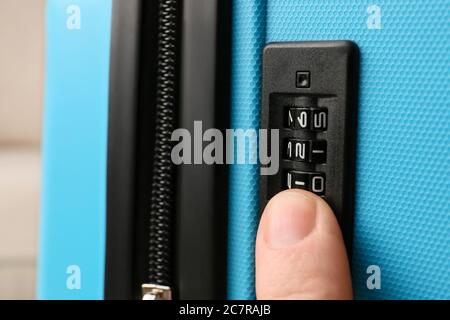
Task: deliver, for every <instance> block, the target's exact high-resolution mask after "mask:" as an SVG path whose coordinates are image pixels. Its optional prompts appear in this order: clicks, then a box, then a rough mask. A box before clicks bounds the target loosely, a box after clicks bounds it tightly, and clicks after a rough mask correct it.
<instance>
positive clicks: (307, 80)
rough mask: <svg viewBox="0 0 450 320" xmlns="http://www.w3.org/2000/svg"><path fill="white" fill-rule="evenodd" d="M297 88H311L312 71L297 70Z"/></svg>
mask: <svg viewBox="0 0 450 320" xmlns="http://www.w3.org/2000/svg"><path fill="white" fill-rule="evenodd" d="M296 86H297V88H302V89H303V88H309V87H310V86H311V73H310V72H309V71H297V75H296Z"/></svg>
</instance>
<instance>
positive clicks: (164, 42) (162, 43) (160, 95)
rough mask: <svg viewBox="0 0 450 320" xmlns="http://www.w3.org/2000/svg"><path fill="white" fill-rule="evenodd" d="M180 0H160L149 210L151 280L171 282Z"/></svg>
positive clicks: (163, 282) (154, 281) (152, 281)
mask: <svg viewBox="0 0 450 320" xmlns="http://www.w3.org/2000/svg"><path fill="white" fill-rule="evenodd" d="M176 50H177V0H160V2H159V32H158V70H157V101H156V119H155V149H154V162H153V181H152V196H151V207H150V208H151V210H150V240H149V269H148V271H149V280H150V283H155V284H158V285H164V286H171V285H172V279H171V278H172V246H171V242H172V239H171V238H172V232H171V231H172V230H171V229H172V208H173V195H174V190H173V189H174V185H175V181H174V168H173V165H172V161H171V145H172V144H171V135H172V131H173V129H174V121H175V109H176V92H175V90H176V89H175V87H176V67H177V66H176V58H177V51H176Z"/></svg>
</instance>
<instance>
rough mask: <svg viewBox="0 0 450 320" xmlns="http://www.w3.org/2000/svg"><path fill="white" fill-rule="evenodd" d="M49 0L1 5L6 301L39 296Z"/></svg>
mask: <svg viewBox="0 0 450 320" xmlns="http://www.w3.org/2000/svg"><path fill="white" fill-rule="evenodd" d="M44 8H45V0H0V299H33V298H34V297H35V278H36V277H35V275H36V256H37V248H38V225H39V200H40V199H39V197H40V188H41V152H40V146H41V129H42V105H43V87H44V86H43V81H44Z"/></svg>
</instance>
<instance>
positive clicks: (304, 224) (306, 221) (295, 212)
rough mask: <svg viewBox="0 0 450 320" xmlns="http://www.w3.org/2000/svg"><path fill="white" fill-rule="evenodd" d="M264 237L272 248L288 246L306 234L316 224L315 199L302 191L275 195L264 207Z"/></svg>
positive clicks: (300, 239)
mask: <svg viewBox="0 0 450 320" xmlns="http://www.w3.org/2000/svg"><path fill="white" fill-rule="evenodd" d="M265 215H267V224H266V232H265V234H264V238H265V240H266V242H267V243H268V245H269V246H271V247H273V248H283V247H289V246H292V245H295V244H297V243H298V242H300V241H302V240H303V239H304V238H305V237H306V236H308V235H309V234H310V233H311V232H312V230H313V229H314V226H315V224H316V201H315V200H314V199H313V198H310V197H308V196H306V195H305V194H304V193H303V192H302V191H298V190H295V191H287V192H283V193H280V194H279V195H277V196H275V197H274V198H273V199H272V200H271V201H270V203H269V205H268V206H267V208H266V212H265Z"/></svg>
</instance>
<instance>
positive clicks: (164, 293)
mask: <svg viewBox="0 0 450 320" xmlns="http://www.w3.org/2000/svg"><path fill="white" fill-rule="evenodd" d="M142 300H172V289H171V288H170V287H167V286H160V285H157V284H143V285H142Z"/></svg>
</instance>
